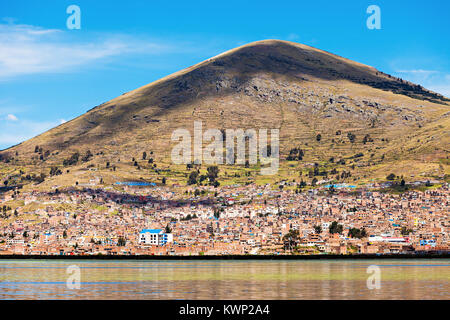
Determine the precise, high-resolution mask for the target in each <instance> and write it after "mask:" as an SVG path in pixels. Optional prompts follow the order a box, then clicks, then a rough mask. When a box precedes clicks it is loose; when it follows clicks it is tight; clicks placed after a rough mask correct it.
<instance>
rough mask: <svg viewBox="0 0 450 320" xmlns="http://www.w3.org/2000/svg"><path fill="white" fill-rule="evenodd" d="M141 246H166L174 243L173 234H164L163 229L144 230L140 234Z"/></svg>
mask: <svg viewBox="0 0 450 320" xmlns="http://www.w3.org/2000/svg"><path fill="white" fill-rule="evenodd" d="M138 242H139V244H141V245H150V246H164V245H166V244H167V243H169V242H173V235H172V234H171V233H164V231H163V230H162V229H144V230H142V231H141V232H139V241H138Z"/></svg>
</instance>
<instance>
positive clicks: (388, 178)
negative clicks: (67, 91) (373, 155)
mask: <svg viewBox="0 0 450 320" xmlns="http://www.w3.org/2000/svg"><path fill="white" fill-rule="evenodd" d="M386 179H387V180H390V181H392V180H395V174H393V173H391V174H389V175H388V176H387V177H386Z"/></svg>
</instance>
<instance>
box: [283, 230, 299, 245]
mask: <svg viewBox="0 0 450 320" xmlns="http://www.w3.org/2000/svg"><path fill="white" fill-rule="evenodd" d="M298 240H299V232H298V230H292V229H291V230H289V232H288V233H286V234H285V235H284V237H283V244H284V249H285V250H292V248H295V247H296V246H297V243H298Z"/></svg>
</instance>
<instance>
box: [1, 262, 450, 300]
mask: <svg viewBox="0 0 450 320" xmlns="http://www.w3.org/2000/svg"><path fill="white" fill-rule="evenodd" d="M370 265H376V266H378V267H379V270H380V272H381V273H380V288H379V289H368V287H367V278H368V277H369V276H370V275H371V274H368V273H367V268H368V267H369V266H370ZM69 266H77V267H79V271H80V289H69V288H68V287H67V283H66V282H67V279H68V277H69V276H70V274H68V273H67V268H68V267H69ZM449 283H450V259H430V260H424V259H417V260H410V259H407V260H400V259H399V260H320V261H319V260H315V261H311V260H306V261H305V260H301V261H292V260H272V261H261V260H244V261H230V260H201V261H199V260H197V261H194V260H176V261H175V260H174V261H167V260H146V261H129V260H127V261H119V260H116V261H114V260H71V261H68V260H0V299H214V300H217V299H289V300H290V299H421V300H422V299H446V300H449V299H450V293H449V291H450V284H449Z"/></svg>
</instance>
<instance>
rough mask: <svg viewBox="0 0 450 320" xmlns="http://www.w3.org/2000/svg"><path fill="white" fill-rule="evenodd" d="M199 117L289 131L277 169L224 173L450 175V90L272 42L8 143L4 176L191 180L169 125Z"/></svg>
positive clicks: (207, 123)
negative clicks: (449, 94) (174, 155)
mask: <svg viewBox="0 0 450 320" xmlns="http://www.w3.org/2000/svg"><path fill="white" fill-rule="evenodd" d="M112 81H113V80H112ZM198 120H201V121H203V129H204V130H206V129H208V128H218V129H236V128H242V129H248V128H254V129H258V128H267V129H270V128H278V129H279V130H280V153H281V160H282V163H281V168H280V170H279V173H278V175H276V176H273V177H261V176H258V172H259V171H258V168H257V166H250V167H249V168H245V167H244V166H221V168H220V175H219V178H220V179H219V180H222V181H223V183H248V182H252V181H256V182H261V183H263V182H269V181H279V180H282V179H306V180H308V179H312V177H311V176H310V175H308V173H309V171H311V170H313V169H312V168H314V166H315V167H316V168H318V169H316V171H318V172H319V173H320V172H321V171H322V172H325V173H326V175H324V176H325V177H326V178H327V179H334V178H336V177H337V176H338V175H339V179H340V181H347V180H348V181H369V180H371V179H384V178H385V177H386V175H387V174H389V173H391V172H392V173H394V174H396V175H398V176H404V177H405V178H407V179H409V180H415V179H422V177H426V178H430V177H435V178H444V177H445V175H447V176H448V174H449V159H448V158H449V155H450V152H449V148H450V147H449V146H450V100H449V99H448V98H446V97H443V96H441V95H439V94H436V93H434V92H431V91H429V90H427V89H425V88H423V87H421V86H419V85H415V84H413V83H410V82H407V81H404V80H402V79H398V78H394V77H392V76H390V75H388V74H385V73H383V72H381V71H378V70H376V69H375V68H373V67H370V66H366V65H363V64H360V63H357V62H354V61H351V60H348V59H345V58H342V57H339V56H336V55H333V54H331V53H328V52H325V51H322V50H319V49H315V48H312V47H309V46H305V45H301V44H297V43H292V42H286V41H278V40H265V41H259V42H254V43H250V44H248V45H244V46H242V47H238V48H236V49H233V50H230V51H228V52H225V53H223V54H220V55H218V56H216V57H213V58H211V59H208V60H206V61H203V62H201V63H199V64H197V65H194V66H192V67H189V68H187V69H185V70H182V71H180V72H177V73H175V74H172V75H169V76H167V77H165V78H163V79H160V80H158V81H156V82H153V83H150V84H148V85H146V86H144V87H141V88H139V89H136V90H134V91H131V92H128V93H125V94H123V95H121V96H119V97H117V98H115V99H113V100H111V101H108V102H106V103H104V104H102V105H99V106H97V107H94V108H93V109H91V110H90V111H88V112H87V113H85V114H83V115H81V116H80V117H78V118H76V119H73V120H72V121H69V122H67V123H64V124H62V125H60V126H58V127H56V128H54V129H52V130H49V131H48V132H45V133H43V134H41V135H40V136H37V137H35V138H33V139H30V140H28V141H25V142H23V143H21V144H19V145H17V146H15V147H12V148H10V149H7V150H4V151H2V152H0V157H1V159H2V162H0V175H1V178H2V179H3V180H7V181H9V182H8V184H9V185H14V184H29V185H31V186H33V187H36V186H35V185H36V183H39V182H40V184H39V186H42V187H50V186H54V185H58V186H60V185H73V184H74V183H76V182H80V183H81V182H87V181H91V180H92V179H94V180H95V179H96V180H100V181H101V182H102V183H105V184H107V183H111V182H114V181H118V180H124V179H125V180H130V179H132V180H136V179H141V178H142V179H143V180H152V181H157V182H161V181H162V179H163V177H166V180H167V183H169V184H170V183H179V184H185V183H186V176H187V175H188V174H189V169H187V168H186V167H185V166H181V165H173V164H172V163H171V160H170V152H171V149H172V148H173V146H174V145H175V144H176V142H173V141H171V135H172V132H173V131H174V130H175V129H178V128H186V129H188V130H190V131H191V132H192V133H193V122H194V121H198ZM296 148H297V149H301V150H302V154H303V156H302V157H300V158H301V159H299V157H298V156H296V154H297V153H296ZM88 151H89V152H88ZM144 152H145V153H146V156H145V157H144V156H143V153H144ZM74 154H75V155H76V154H78V155H79V156H78V158H77V157H73V156H74ZM289 155H291V156H289ZM71 157H72V158H71ZM75 158H77V159H75ZM144 158H145V159H144ZM150 158H151V159H152V160H151V161H149V159H150ZM75 160H76V161H75ZM314 163H315V165H314ZM201 170H205V166H203V167H202V169H201ZM41 173H42V174H43V175H45V179H44V181H43V182H42V179H39V176H40V174H41ZM343 173H344V174H343ZM348 173H350V174H348ZM33 175H34V176H33ZM300 177H301V178H300ZM43 178H44V176H43Z"/></svg>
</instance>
